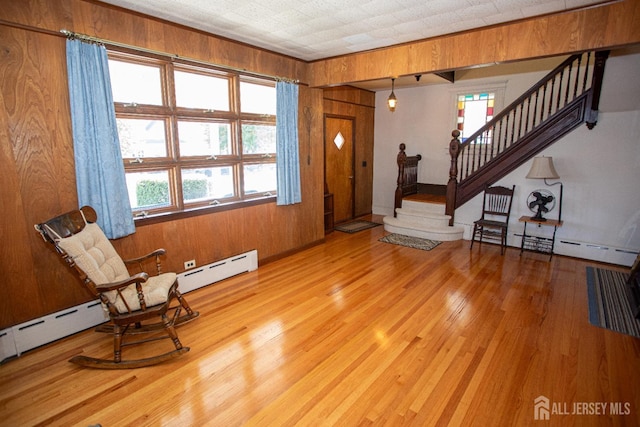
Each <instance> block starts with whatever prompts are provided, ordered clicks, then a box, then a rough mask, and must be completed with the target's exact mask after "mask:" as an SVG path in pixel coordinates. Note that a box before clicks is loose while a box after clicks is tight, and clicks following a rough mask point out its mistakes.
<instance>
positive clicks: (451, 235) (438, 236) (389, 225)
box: [383, 216, 464, 242]
mask: <svg viewBox="0 0 640 427" xmlns="http://www.w3.org/2000/svg"><path fill="white" fill-rule="evenodd" d="M383 222H384V229H385V230H386V231H388V232H390V233H398V234H403V235H405V236H412V237H419V238H422V239H430V240H437V241H440V242H451V241H455V240H462V235H463V234H464V228H463V227H459V226H453V227H450V226H448V225H447V226H445V227H434V226H427V225H423V224H416V223H412V222H406V221H403V220H402V219H399V218H394V217H392V216H386V217H384V218H383Z"/></svg>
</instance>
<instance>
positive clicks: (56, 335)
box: [0, 250, 258, 363]
mask: <svg viewBox="0 0 640 427" xmlns="http://www.w3.org/2000/svg"><path fill="white" fill-rule="evenodd" d="M257 268H258V251H257V250H252V251H249V252H246V253H243V254H240V255H236V256H233V257H230V258H227V259H224V260H222V261H218V262H214V263H211V264H208V265H205V266H201V267H198V268H194V269H192V270H189V271H185V272H184V273H180V274H178V283H179V289H180V291H181V292H182V293H187V292H189V291H192V290H194V289H198V288H202V287H204V286H207V285H210V284H212V283H215V282H219V281H220V280H223V279H226V278H229V277H231V276H236V275H238V274H241V273H245V272H248V271H253V270H256V269H257ZM108 320H109V317H108V316H107V315H106V313H105V312H104V310H103V309H102V305H101V304H100V301H98V300H96V301H90V302H88V303H84V304H80V305H78V306H75V307H72V308H69V309H66V310H62V311H59V312H57V313H53V314H49V315H46V316H43V317H40V318H38V319H33V320H30V321H28V322H25V323H21V324H19V325H15V326H12V327H10V328H7V329H4V330H1V331H0V363H2V362H3V361H5V360H7V359H9V358H11V357H14V356H20V355H21V354H22V353H24V352H25V351H27V350H31V349H34V348H36V347H40V346H41V345H44V344H48V343H50V342H53V341H56V340H59V339H61V338H64V337H66V336H69V335H73V334H75V333H77V332H80V331H84V330H85V329H89V328H92V327H94V326H97V325H99V324H101V323H104V322H106V321H108Z"/></svg>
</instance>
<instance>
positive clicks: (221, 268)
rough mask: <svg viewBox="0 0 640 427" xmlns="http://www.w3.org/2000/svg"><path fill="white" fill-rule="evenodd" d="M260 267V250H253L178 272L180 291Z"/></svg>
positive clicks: (187, 290)
mask: <svg viewBox="0 0 640 427" xmlns="http://www.w3.org/2000/svg"><path fill="white" fill-rule="evenodd" d="M257 268H258V251H257V250H252V251H249V252H245V253H243V254H240V255H236V256H232V257H230V258H227V259H223V260H221V261H217V262H213V263H211V264H208V265H203V266H200V267H197V268H194V269H191V270H188V271H185V272H184V273H180V274H178V283H179V285H180V286H179V289H180V292H182V293H186V292H189V291H193V290H194V289H198V288H201V287H203V286H207V285H210V284H212V283H215V282H219V281H220V280H223V279H227V278H229V277H232V276H236V275H238V274H241V273H246V272H248V271H253V270H256V269H257Z"/></svg>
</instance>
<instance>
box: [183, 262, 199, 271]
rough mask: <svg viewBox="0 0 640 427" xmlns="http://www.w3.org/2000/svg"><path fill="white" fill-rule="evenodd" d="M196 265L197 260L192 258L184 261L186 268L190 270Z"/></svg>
mask: <svg viewBox="0 0 640 427" xmlns="http://www.w3.org/2000/svg"><path fill="white" fill-rule="evenodd" d="M195 266H196V260H195V259H192V260H189V261H185V262H184V269H185V270H188V269H190V268H194V267H195Z"/></svg>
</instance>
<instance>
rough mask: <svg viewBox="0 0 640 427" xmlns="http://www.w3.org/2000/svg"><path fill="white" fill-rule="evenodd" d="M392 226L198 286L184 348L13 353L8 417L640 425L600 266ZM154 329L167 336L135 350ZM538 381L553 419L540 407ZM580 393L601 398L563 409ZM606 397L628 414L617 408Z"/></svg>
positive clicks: (117, 422) (31, 420)
mask: <svg viewBox="0 0 640 427" xmlns="http://www.w3.org/2000/svg"><path fill="white" fill-rule="evenodd" d="M384 234H386V233H385V231H384V230H383V227H382V226H379V227H376V228H373V229H370V230H366V231H362V232H358V233H355V234H345V233H340V232H333V233H331V234H330V235H328V236H327V239H326V243H324V244H321V245H318V246H315V247H312V248H310V249H308V250H305V251H303V252H299V253H297V254H295V255H292V256H289V257H287V258H284V259H281V260H278V261H274V262H272V263H269V264H266V265H263V266H260V267H259V269H258V270H257V271H255V272H251V273H245V274H242V275H239V276H236V277H234V278H231V279H228V280H225V281H223V282H220V283H217V284H214V285H212V286H209V287H207V288H203V289H199V290H196V291H193V292H190V293H189V294H187V298H188V300H189V302H190V304H191V305H192V307H194V308H196V309H198V310H199V311H200V313H201V316H200V318H199V319H197V320H195V321H194V322H191V323H189V324H186V325H182V326H181V327H179V328H178V332H179V335H180V338H181V340H182V342H183V343H184V344H185V345H188V346H190V347H191V351H190V352H189V353H187V354H186V355H184V356H182V357H180V358H177V359H175V360H173V361H171V362H168V363H165V364H162V365H157V366H154V367H149V368H143V369H138V370H130V371H126V370H125V371H102V370H92V369H86V368H80V367H77V366H75V365H73V364H70V363H68V362H67V360H68V359H69V358H70V357H71V356H73V355H75V354H78V353H80V352H86V353H87V354H89V355H92V356H102V357H108V356H109V355H110V352H111V340H110V337H109V336H108V335H103V334H98V333H95V332H93V331H85V332H82V333H79V334H76V335H74V336H72V337H69V338H67V339H64V340H61V341H58V342H56V343H53V344H51V345H47V346H45V347H43V348H40V349H37V350H34V351H31V352H28V353H27V354H24V355H23V356H22V357H20V358H18V359H15V360H10V361H8V362H7V363H5V364H4V365H2V366H1V367H0V425H3V426H4V425H6V426H29V425H64V426H69V425H78V426H87V425H91V424H97V423H100V424H102V426H104V427H110V426H128V425H130V426H141V425H153V426H159V425H169V426H205V425H206V426H236V425H253V426H286V425H301V426H334V425H336V426H364V425H393V426H395V425H415V426H431V425H455V426H458V425H459V426H468V425H478V426H521V425H557V426H560V425H561V426H571V425H575V426H584V425H593V426H602V425H629V426H632V425H634V426H637V425H640V386H639V384H640V340H639V339H636V338H633V337H629V336H626V335H621V334H618V333H614V332H611V331H608V330H605V329H601V328H598V327H595V326H592V325H591V324H590V323H589V321H588V309H587V294H586V278H585V266H587V265H597V264H595V263H592V262H586V261H581V260H576V259H571V258H565V257H561V256H554V258H553V260H552V261H551V262H548V261H547V260H548V258H547V257H546V256H543V255H538V254H533V253H525V254H524V255H523V256H522V257H520V256H519V250H517V249H515V248H509V249H508V250H507V252H506V254H505V255H504V256H500V250H499V248H498V247H497V246H492V245H487V244H484V245H482V247H480V248H479V247H478V246H477V245H476V246H474V249H473V251H469V242H467V241H464V242H445V243H442V244H441V245H439V246H438V247H436V248H435V249H434V250H432V251H429V252H426V251H420V250H416V249H410V248H404V247H400V246H394V245H391V244H387V243H382V242H379V241H378V239H379V238H380V237H382V236H383V235H384ZM169 255H170V254H169ZM606 267H610V268H613V269H615V268H616V267H612V266H606ZM618 269H621V268H618ZM156 345H157V346H163V347H165V346H170V343H169V342H168V341H162V342H158V343H154V344H152V345H150V346H147V347H145V348H144V349H143V348H131V349H125V356H126V355H127V354H128V355H130V356H131V355H133V354H134V353H135V354H136V355H138V354H139V353H138V352H140V353H142V352H146V351H148V350H151V349H150V348H148V347H153V346H156ZM165 348H166V347H165ZM127 350H128V351H127ZM539 396H545V397H547V398H548V399H549V400H550V403H551V405H552V407H551V409H552V410H553V411H554V412H555V413H552V414H551V417H550V420H549V421H548V422H539V421H538V422H536V421H535V420H534V399H536V398H537V397H539ZM583 402H589V403H607V405H608V407H607V408H606V411H605V412H606V414H605V415H578V414H568V415H563V414H560V413H559V412H573V409H574V406H579V407H580V408H582V406H581V405H582V403H583ZM612 402H615V403H616V405H618V404H621V405H622V406H620V408H622V409H623V410H626V409H629V410H630V412H631V413H630V414H629V415H611V413H610V409H611V404H612ZM595 407H596V406H595V405H591V406H587V407H586V408H587V409H589V408H591V409H593V408H595ZM615 408H618V406H615Z"/></svg>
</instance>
